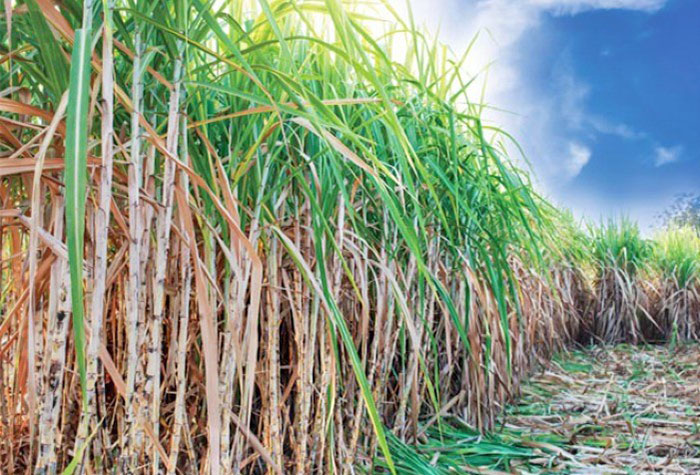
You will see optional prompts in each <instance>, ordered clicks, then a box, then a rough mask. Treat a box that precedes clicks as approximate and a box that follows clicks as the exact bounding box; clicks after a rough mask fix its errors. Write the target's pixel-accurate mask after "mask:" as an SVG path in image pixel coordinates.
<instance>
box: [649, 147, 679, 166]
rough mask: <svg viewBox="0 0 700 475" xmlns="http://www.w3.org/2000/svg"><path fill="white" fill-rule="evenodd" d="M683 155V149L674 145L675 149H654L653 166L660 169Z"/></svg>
mask: <svg viewBox="0 0 700 475" xmlns="http://www.w3.org/2000/svg"><path fill="white" fill-rule="evenodd" d="M681 153H683V147H682V146H681V145H676V146H675V147H661V146H658V147H656V148H655V149H654V165H655V166H657V167H661V166H664V165H667V164H669V163H673V162H677V161H678V159H679V158H680V157H681Z"/></svg>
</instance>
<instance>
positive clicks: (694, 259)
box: [653, 227, 700, 341]
mask: <svg viewBox="0 0 700 475" xmlns="http://www.w3.org/2000/svg"><path fill="white" fill-rule="evenodd" d="M655 243H656V245H655V247H654V258H653V265H654V267H655V268H656V270H657V274H658V282H657V289H658V294H659V299H658V300H657V302H658V308H657V309H656V313H657V315H658V322H659V325H660V329H659V330H660V331H658V332H655V333H654V334H653V337H655V338H657V339H666V340H672V341H676V340H678V339H683V340H689V339H697V338H698V336H700V326H699V325H700V321H699V319H698V316H699V315H700V293H699V291H700V287H699V284H700V282H699V281H698V278H699V277H700V238H699V237H698V235H697V231H696V230H695V229H694V228H690V227H680V228H678V227H671V228H669V229H667V230H665V231H663V232H662V233H660V234H659V235H658V236H656V239H655Z"/></svg>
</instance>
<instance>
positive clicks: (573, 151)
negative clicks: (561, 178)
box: [564, 142, 591, 178]
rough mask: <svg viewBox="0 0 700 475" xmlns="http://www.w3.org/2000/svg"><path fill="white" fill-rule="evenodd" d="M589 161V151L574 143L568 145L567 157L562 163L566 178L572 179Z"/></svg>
mask: <svg viewBox="0 0 700 475" xmlns="http://www.w3.org/2000/svg"><path fill="white" fill-rule="evenodd" d="M590 159H591V149H590V148H588V147H586V146H585V145H582V144H580V143H576V142H570V143H569V156H568V157H567V159H566V161H565V162H564V163H565V165H564V170H565V172H566V175H567V178H574V177H576V176H578V174H579V173H581V170H583V167H585V166H586V164H587V163H588V162H589V161H590Z"/></svg>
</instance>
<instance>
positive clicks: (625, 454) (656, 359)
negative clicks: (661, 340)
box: [504, 345, 700, 474]
mask: <svg viewBox="0 0 700 475" xmlns="http://www.w3.org/2000/svg"><path fill="white" fill-rule="evenodd" d="M504 424H505V429H506V430H508V431H511V430H512V431H515V432H522V434H523V436H525V437H528V438H530V437H532V438H534V439H541V438H542V437H548V436H554V438H553V440H556V442H557V443H556V446H557V447H559V448H561V450H562V452H560V453H559V454H558V455H555V456H552V453H553V452H556V450H543V455H545V456H543V457H542V460H541V462H542V463H541V466H542V468H543V470H544V473H547V472H548V471H549V472H550V473H551V471H553V472H555V473H556V472H562V471H563V472H565V473H694V474H698V473H700V346H699V345H689V346H682V347H677V348H675V349H671V348H669V347H663V346H656V347H651V346H650V347H632V346H628V345H620V346H617V347H596V348H595V349H592V350H588V351H581V352H572V353H570V354H568V355H567V356H566V357H563V358H556V359H555V360H554V361H552V362H551V363H549V364H548V365H547V367H546V368H545V369H544V370H543V371H541V372H540V373H538V374H536V375H535V376H534V377H533V378H531V379H530V381H529V382H528V383H527V384H526V385H525V386H524V387H523V388H522V397H521V398H520V400H519V403H518V405H516V406H513V407H511V408H510V410H509V411H508V413H507V415H506V416H505V418H504ZM550 449H551V448H550ZM533 461H536V460H535V459H530V460H528V470H527V471H530V470H531V469H532V462H533ZM516 464H517V463H516ZM511 468H512V469H515V471H516V472H517V471H519V470H518V468H517V467H515V466H513V463H511Z"/></svg>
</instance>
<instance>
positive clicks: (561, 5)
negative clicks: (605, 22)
mask: <svg viewBox="0 0 700 475" xmlns="http://www.w3.org/2000/svg"><path fill="white" fill-rule="evenodd" d="M530 3H531V4H532V5H535V6H537V7H539V8H542V9H546V10H550V11H552V12H553V13H555V14H560V15H562V14H566V15H574V14H576V13H580V12H583V11H587V10H613V9H624V10H640V11H646V12H655V11H657V10H659V9H660V8H662V7H663V6H664V4H665V3H666V0H530Z"/></svg>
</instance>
